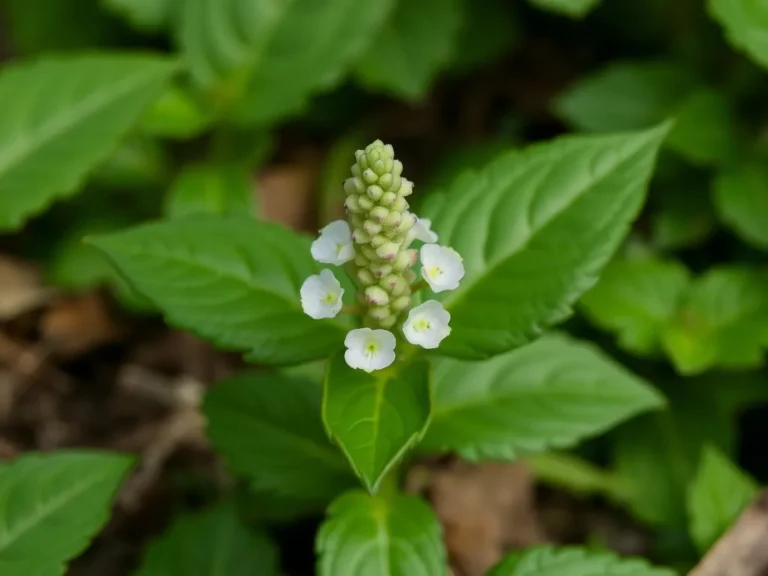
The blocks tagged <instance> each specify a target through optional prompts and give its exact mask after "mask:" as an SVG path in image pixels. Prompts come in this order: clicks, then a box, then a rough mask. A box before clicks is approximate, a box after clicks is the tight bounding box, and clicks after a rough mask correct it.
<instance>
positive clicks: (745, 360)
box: [662, 267, 768, 375]
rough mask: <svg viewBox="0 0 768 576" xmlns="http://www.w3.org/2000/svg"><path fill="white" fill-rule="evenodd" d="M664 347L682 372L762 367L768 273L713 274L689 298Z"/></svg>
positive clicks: (742, 270) (729, 271) (766, 342)
mask: <svg viewBox="0 0 768 576" xmlns="http://www.w3.org/2000/svg"><path fill="white" fill-rule="evenodd" d="M662 344H663V346H664V349H665V350H666V351H667V353H668V354H669V356H670V358H671V359H672V362H673V363H674V364H675V367H676V368H677V370H678V371H679V372H680V373H682V374H688V375H690V374H696V373H699V372H703V371H704V370H707V369H709V368H712V367H714V366H723V367H727V368H751V367H755V366H761V365H762V364H763V350H764V348H765V347H767V346H768V274H766V273H764V272H760V271H758V270H752V269H748V268H738V267H730V268H714V269H712V270H710V271H708V272H707V273H706V274H705V275H704V276H702V277H701V278H698V279H697V280H696V281H695V282H694V283H693V285H692V286H691V288H690V290H689V291H688V293H687V294H686V295H685V298H684V299H683V301H682V303H681V308H680V310H679V312H678V314H677V316H676V317H675V319H674V320H673V321H672V322H671V323H670V324H668V326H667V327H666V329H665V331H664V334H663V336H662Z"/></svg>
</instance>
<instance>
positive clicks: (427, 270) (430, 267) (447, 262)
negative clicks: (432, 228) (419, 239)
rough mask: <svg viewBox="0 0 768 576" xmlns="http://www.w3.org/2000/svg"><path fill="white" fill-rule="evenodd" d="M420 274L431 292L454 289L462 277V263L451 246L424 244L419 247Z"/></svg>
mask: <svg viewBox="0 0 768 576" xmlns="http://www.w3.org/2000/svg"><path fill="white" fill-rule="evenodd" d="M421 266H422V268H421V275H422V276H423V277H424V280H426V281H427V284H429V287H430V288H432V291H433V292H442V291H444V290H455V289H456V288H458V287H459V281H460V280H461V279H462V278H463V277H464V263H463V262H462V260H461V256H459V253H458V252H456V250H454V249H453V248H447V247H446V246H438V245H437V244H424V246H422V247H421Z"/></svg>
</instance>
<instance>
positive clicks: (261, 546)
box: [136, 501, 280, 576]
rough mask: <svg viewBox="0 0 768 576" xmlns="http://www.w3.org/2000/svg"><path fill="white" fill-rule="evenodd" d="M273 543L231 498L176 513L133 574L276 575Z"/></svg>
mask: <svg viewBox="0 0 768 576" xmlns="http://www.w3.org/2000/svg"><path fill="white" fill-rule="evenodd" d="M279 574H280V571H279V569H278V566H277V548H276V546H275V545H274V544H273V543H272V542H271V541H270V540H269V539H267V537H266V536H264V535H263V534H259V533H254V532H249V530H248V528H247V527H246V526H245V525H244V524H243V523H242V521H241V520H240V518H238V515H237V510H236V509H235V506H234V505H233V503H232V502H229V501H225V502H223V503H220V504H218V505H216V506H215V507H214V508H211V509H209V510H205V511H203V512H198V513H196V514H193V515H188V516H185V517H182V518H180V519H179V520H177V521H176V522H174V524H173V525H172V526H171V527H170V528H169V529H168V531H167V532H166V533H165V534H164V535H163V536H162V537H161V538H160V539H159V540H156V541H155V542H153V543H152V544H150V545H149V547H148V548H147V551H146V553H145V554H144V559H143V561H142V563H141V567H140V568H139V570H138V572H137V573H136V576H182V575H183V576H278V575H279Z"/></svg>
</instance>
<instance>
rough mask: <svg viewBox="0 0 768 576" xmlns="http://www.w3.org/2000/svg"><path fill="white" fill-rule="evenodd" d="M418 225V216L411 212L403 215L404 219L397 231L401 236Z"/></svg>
mask: <svg viewBox="0 0 768 576" xmlns="http://www.w3.org/2000/svg"><path fill="white" fill-rule="evenodd" d="M415 225H416V216H415V215H414V214H411V213H410V212H406V213H405V214H403V219H402V221H401V222H400V226H398V227H397V231H398V232H399V233H400V234H405V233H407V232H408V230H410V229H411V228H413V227H414V226H415Z"/></svg>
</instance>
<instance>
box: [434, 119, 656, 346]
mask: <svg viewBox="0 0 768 576" xmlns="http://www.w3.org/2000/svg"><path fill="white" fill-rule="evenodd" d="M667 129H668V126H667V125H664V126H662V127H659V128H655V129H653V130H649V131H646V132H639V133H631V134H625V135H617V136H582V137H564V138H560V139H557V140H555V141H553V142H549V143H545V144H540V145H536V146H531V147H529V148H527V149H526V150H524V151H522V152H510V153H507V154H505V155H502V156H501V157H500V158H498V159H497V160H495V161H494V162H492V163H490V164H489V165H488V166H487V167H486V168H484V169H483V170H481V171H479V172H477V173H474V174H472V173H470V174H466V175H465V176H464V177H462V178H459V179H458V180H457V181H456V183H455V185H454V186H453V187H452V188H451V190H450V192H449V193H448V195H447V197H446V198H445V200H444V201H443V202H441V203H439V206H438V207H437V209H436V210H434V212H435V213H431V214H429V215H430V216H431V218H432V222H433V223H434V225H435V229H436V231H437V233H438V234H439V236H440V243H441V244H445V245H448V246H451V247H453V248H454V249H455V250H457V251H458V252H459V254H461V255H462V256H463V258H464V266H465V268H466V275H465V277H464V279H463V280H462V282H461V285H460V286H459V288H458V289H457V290H455V291H453V292H447V293H445V292H444V293H441V294H440V295H439V296H440V297H442V300H443V303H444V304H445V306H446V308H448V309H449V310H450V312H451V326H452V328H453V331H452V333H451V335H450V336H449V337H448V338H447V339H446V340H445V341H444V342H443V344H442V345H441V347H440V352H441V353H443V354H447V355H451V356H457V357H461V358H470V359H479V358H487V357H489V356H492V355H494V354H500V353H502V352H505V351H508V350H511V349H513V348H516V347H518V346H521V345H523V344H525V343H526V342H528V341H529V340H530V339H531V338H532V337H534V336H535V335H537V334H538V333H539V332H541V330H542V328H544V327H546V326H548V325H552V324H555V323H557V322H560V321H562V320H563V319H565V318H566V317H567V316H568V315H569V314H570V313H571V310H572V309H571V307H572V305H573V304H574V302H575V301H576V300H577V299H578V298H579V297H580V296H581V295H582V293H584V292H585V291H586V290H587V289H589V288H591V287H592V285H593V284H594V283H595V281H596V280H597V276H598V274H599V273H600V271H601V269H602V267H603V266H604V265H605V264H606V263H607V262H608V260H609V259H610V257H611V255H612V253H613V252H614V250H615V249H616V248H617V246H618V245H619V243H620V242H621V240H622V239H623V238H624V236H625V235H626V233H627V231H628V229H629V224H630V222H631V221H632V220H633V219H634V218H635V216H636V215H637V212H638V210H639V209H640V206H641V205H642V203H643V199H644V196H645V189H646V185H647V183H648V180H649V178H650V175H651V171H652V168H653V163H654V159H655V157H656V152H657V151H658V148H659V145H660V144H661V141H662V139H663V138H664V135H665V134H666V131H667ZM522 279H524V281H522ZM444 294H445V296H443V295H444Z"/></svg>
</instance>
